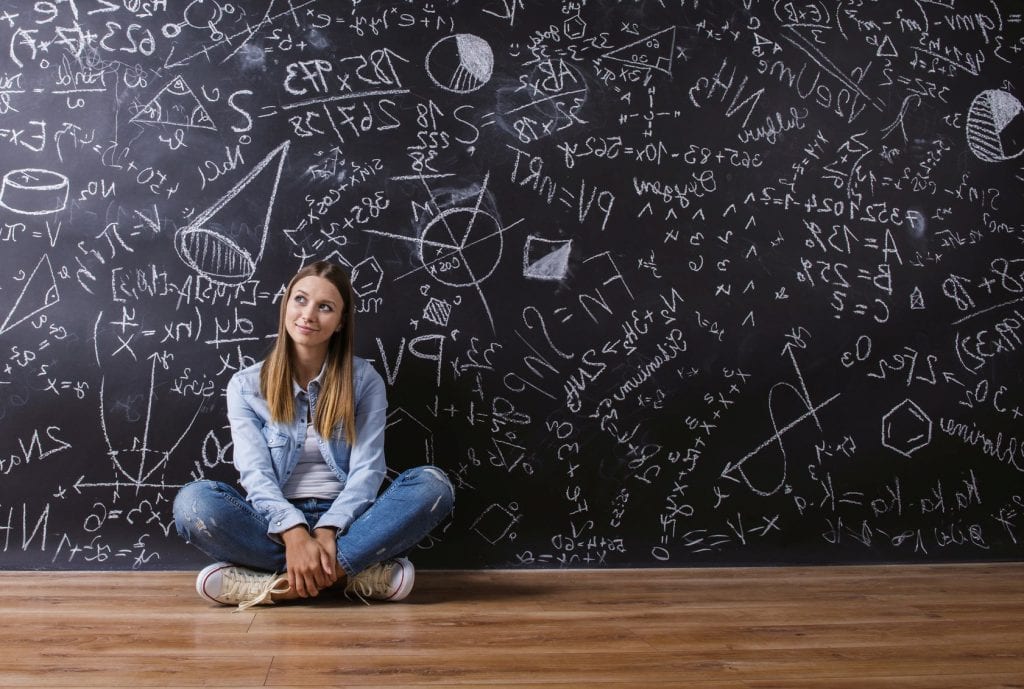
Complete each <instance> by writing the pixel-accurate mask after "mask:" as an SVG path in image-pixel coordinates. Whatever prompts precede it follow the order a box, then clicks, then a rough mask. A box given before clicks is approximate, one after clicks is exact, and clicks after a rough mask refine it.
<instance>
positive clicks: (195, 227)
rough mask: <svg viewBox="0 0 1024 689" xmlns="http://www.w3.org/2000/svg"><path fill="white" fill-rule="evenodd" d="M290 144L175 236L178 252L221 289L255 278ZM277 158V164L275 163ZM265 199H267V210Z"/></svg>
mask: <svg viewBox="0 0 1024 689" xmlns="http://www.w3.org/2000/svg"><path fill="white" fill-rule="evenodd" d="M288 146H289V142H288V141H285V142H284V143H282V144H281V145H279V146H278V147H277V148H275V149H274V150H273V151H271V152H270V153H268V154H267V156H266V157H265V158H263V160H261V161H260V162H259V163H258V164H257V165H256V166H255V167H253V169H252V170H250V171H249V172H248V174H246V175H245V177H243V178H242V179H241V180H240V181H239V182H238V183H236V184H235V186H233V187H232V188H231V189H230V190H229V191H228V192H227V193H226V194H225V195H224V196H222V197H221V198H220V199H219V200H218V201H217V202H216V203H214V204H213V205H212V206H210V207H209V208H207V209H206V210H205V211H203V212H202V213H200V214H199V215H198V216H196V217H195V218H194V219H193V220H192V222H190V223H189V224H188V225H187V226H185V227H183V228H181V229H180V230H178V231H177V232H176V233H175V236H174V248H175V250H176V251H177V252H178V257H179V258H180V259H181V260H182V261H183V262H184V263H185V265H186V266H188V267H189V268H191V269H192V270H194V271H195V272H196V273H198V274H200V275H202V276H203V277H205V278H207V279H208V280H210V281H211V282H214V283H217V284H220V285H240V284H242V283H244V282H245V281H247V280H249V279H250V278H251V277H252V276H253V274H254V273H255V272H256V266H257V265H258V264H259V262H260V259H261V258H262V257H263V248H264V246H265V245H266V241H267V233H268V231H269V229H270V216H271V212H272V211H273V209H274V199H275V197H276V196H277V188H278V185H279V183H280V181H281V173H282V171H283V170H284V161H285V158H286V156H287V154H288ZM275 160H276V162H277V165H276V166H274V165H272V163H274V162H275ZM243 192H245V193H244V194H243ZM263 199H267V201H266V205H265V206H264V205H263V203H262V200H263ZM254 201H255V202H256V203H257V205H256V208H255V210H254V209H253V202H254Z"/></svg>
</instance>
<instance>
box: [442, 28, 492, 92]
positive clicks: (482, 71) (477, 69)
mask: <svg viewBox="0 0 1024 689" xmlns="http://www.w3.org/2000/svg"><path fill="white" fill-rule="evenodd" d="M426 68H427V75H428V76H429V77H430V79H431V81H433V82H434V83H435V84H436V85H437V86H440V87H441V88H443V89H445V90H446V91H451V92H452V93H472V92H473V91H476V90H477V89H479V88H481V87H482V86H483V85H484V84H486V83H487V82H488V81H490V79H491V73H492V72H493V71H494V53H493V52H491V46H490V45H489V44H488V43H487V41H485V40H484V39H482V38H480V37H479V36H474V35H473V34H469V33H460V34H453V35H451V36H445V37H444V38H442V39H441V40H440V41H438V42H437V43H435V44H434V45H433V46H432V47H431V48H430V50H429V51H428V52H427V65H426Z"/></svg>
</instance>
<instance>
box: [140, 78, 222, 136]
mask: <svg viewBox="0 0 1024 689" xmlns="http://www.w3.org/2000/svg"><path fill="white" fill-rule="evenodd" d="M131 121H132V122H142V123H146V124H168V125H172V126H175V127H192V128H195V129H212V130H214V131H216V130H217V127H216V126H215V125H214V123H213V118H212V117H210V113H208V112H207V111H206V108H205V107H203V104H202V103H200V102H199V98H197V97H196V94H195V93H193V92H192V88H191V87H190V86H189V85H188V83H187V82H186V81H185V80H184V79H182V78H181V77H180V76H177V77H174V79H173V80H172V81H171V82H170V83H169V84H167V85H166V86H164V87H163V88H162V89H160V93H158V94H156V96H154V97H153V99H152V100H150V101H149V102H148V103H147V104H146V105H145V106H144V107H143V108H142V109H141V110H140V111H139V112H138V113H137V114H136V115H135V117H133V118H132V119H131Z"/></svg>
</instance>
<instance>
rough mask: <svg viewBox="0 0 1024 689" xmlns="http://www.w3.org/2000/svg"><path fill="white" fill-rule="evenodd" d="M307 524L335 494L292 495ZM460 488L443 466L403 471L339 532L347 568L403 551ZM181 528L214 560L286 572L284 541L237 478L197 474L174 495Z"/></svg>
mask: <svg viewBox="0 0 1024 689" xmlns="http://www.w3.org/2000/svg"><path fill="white" fill-rule="evenodd" d="M291 502H292V504H294V505H295V506H296V507H298V508H299V509H300V510H301V511H302V513H303V514H304V515H305V516H306V521H307V523H308V524H309V528H310V529H311V530H312V528H313V525H314V524H316V523H317V520H319V518H320V515H322V514H323V513H324V512H326V511H327V509H328V508H329V507H330V506H331V503H332V502H333V501H332V500H324V499H320V498H300V499H297V500H292V501H291ZM454 503H455V491H454V489H453V488H452V485H451V482H450V481H449V480H448V477H447V476H445V474H444V472H443V471H441V470H440V469H437V468H436V467H433V466H420V467H416V468H414V469H409V470H408V471H405V472H403V473H402V474H400V475H399V476H398V478H396V479H395V480H394V481H392V483H391V485H390V486H388V488H387V489H386V490H385V491H384V492H383V493H381V494H380V495H379V496H377V499H376V500H375V501H374V503H373V504H372V505H370V507H369V509H367V510H366V511H365V512H363V513H362V514H361V515H359V517H357V518H356V520H355V521H354V522H352V525H351V526H349V528H348V530H346V531H345V533H339V534H338V562H339V564H340V565H341V567H342V569H344V570H345V573H346V574H347V575H348V576H354V575H356V574H358V573H359V572H361V571H363V570H364V569H366V568H367V567H369V566H371V565H374V564H376V563H378V562H382V561H384V560H389V559H391V558H394V557H398V556H400V555H403V554H405V553H406V552H408V551H409V550H411V549H412V548H413V547H414V546H415V545H416V544H417V543H419V542H420V541H422V540H423V539H424V538H426V536H427V534H429V533H430V532H431V531H432V530H433V529H434V527H436V526H437V525H438V524H439V523H441V521H442V520H443V519H444V518H445V517H447V516H448V514H449V513H450V512H451V511H452V507H453V506H454ZM174 523H175V525H176V527H177V529H178V535H179V536H181V537H182V538H184V539H185V540H186V541H188V542H189V543H191V544H192V545H194V546H196V547H197V548H199V549H200V550H201V551H203V552H204V553H206V554H207V555H209V556H210V557H211V558H213V559H214V560H218V561H219V560H223V561H226V562H230V563H232V564H236V565H241V566H243V567H249V568H250V569H259V570H264V571H268V572H283V571H284V569H285V554H284V545H283V544H282V543H279V542H277V541H275V540H274V539H272V538H271V537H270V536H268V535H267V527H268V519H267V518H266V517H264V516H263V515H262V514H260V513H259V512H257V511H256V509H255V508H254V507H253V506H252V505H250V504H249V503H248V502H247V501H246V499H245V498H244V497H243V496H242V494H241V493H239V492H238V491H237V490H235V489H234V488H233V487H232V486H230V485H228V484H226V483H221V482H220V481H209V480H202V481H194V482H192V483H189V484H186V485H185V486H183V487H182V488H181V490H180V491H178V495H177V497H176V498H175V499H174Z"/></svg>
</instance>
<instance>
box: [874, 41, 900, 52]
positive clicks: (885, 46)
mask: <svg viewBox="0 0 1024 689" xmlns="http://www.w3.org/2000/svg"><path fill="white" fill-rule="evenodd" d="M875 55H877V56H878V57H899V53H897V52H896V46H894V45H893V44H892V41H891V40H889V36H886V37H885V38H883V39H882V42H881V43H879V44H878V51H877V52H876V53H875Z"/></svg>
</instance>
